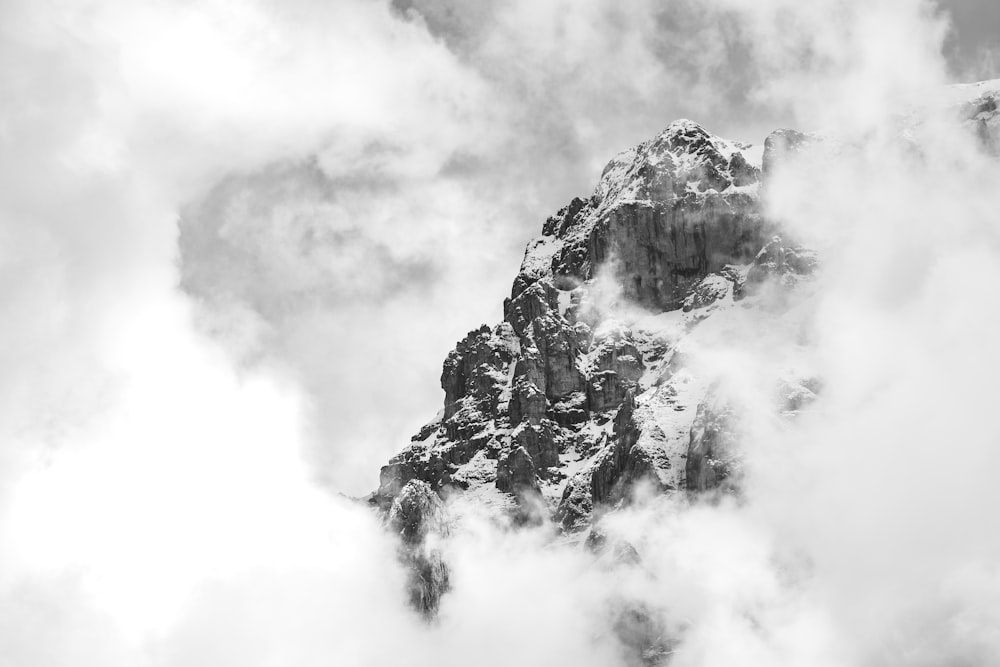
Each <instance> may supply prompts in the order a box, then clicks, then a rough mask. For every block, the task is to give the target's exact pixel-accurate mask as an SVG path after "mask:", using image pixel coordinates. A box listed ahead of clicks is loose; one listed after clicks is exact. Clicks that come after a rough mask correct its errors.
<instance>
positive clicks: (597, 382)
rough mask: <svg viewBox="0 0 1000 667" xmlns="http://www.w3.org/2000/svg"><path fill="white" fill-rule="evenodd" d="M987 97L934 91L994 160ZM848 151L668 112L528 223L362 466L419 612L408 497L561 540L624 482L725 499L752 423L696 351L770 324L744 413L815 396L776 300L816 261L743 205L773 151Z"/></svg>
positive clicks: (788, 411) (436, 568)
mask: <svg viewBox="0 0 1000 667" xmlns="http://www.w3.org/2000/svg"><path fill="white" fill-rule="evenodd" d="M998 99H1000V81H994V82H983V83H980V84H971V85H968V86H961V87H953V88H952V89H950V91H949V93H948V95H947V96H945V102H944V103H945V104H946V106H947V107H948V109H949V110H950V112H951V111H953V112H954V113H955V114H956V115H957V116H956V117H957V119H958V121H959V122H960V123H961V124H962V125H964V126H965V127H967V128H968V130H969V131H970V132H972V133H973V134H974V135H975V136H976V137H978V139H979V141H980V142H981V144H982V146H983V147H984V148H985V149H986V150H987V151H989V152H992V153H994V154H996V153H997V151H998V147H1000V113H998ZM922 118H923V116H922V115H921V114H920V113H917V112H914V113H907V114H901V115H900V116H899V117H898V118H897V119H895V122H896V130H895V131H897V132H898V133H899V136H900V137H901V139H902V140H903V141H906V140H907V138H908V137H909V136H910V135H911V134H912V133H913V130H914V128H915V127H916V126H917V125H919V124H920V123H921V122H923V121H922ZM852 146H853V144H852V142H851V141H848V140H845V139H843V138H838V137H835V136H833V135H830V134H817V133H813V134H805V133H801V132H797V131H794V130H787V129H785V130H777V131H775V132H773V133H772V134H771V135H770V136H769V137H768V138H767V140H766V141H765V142H764V144H763V146H752V145H748V144H743V143H740V142H735V141H729V140H726V139H722V138H719V137H716V136H713V135H712V134H710V133H709V132H708V131H706V130H705V128H703V127H702V126H700V125H699V124H697V123H695V122H692V121H689V120H679V121H676V122H674V123H671V124H670V125H669V126H668V127H667V128H666V129H665V130H664V131H663V132H661V133H660V134H659V135H657V136H656V137H654V138H653V139H651V140H649V141H646V142H644V143H642V144H640V145H638V146H636V147H635V148H632V149H630V150H628V151H625V152H623V153H621V154H619V155H617V156H615V157H614V158H613V159H612V160H611V161H610V162H609V163H608V165H607V167H606V168H605V169H604V171H603V173H602V175H601V178H600V181H599V183H598V184H597V187H596V189H595V190H594V193H593V194H592V195H591V196H590V197H588V198H586V199H580V198H577V199H573V200H572V201H571V202H569V204H567V205H566V206H565V207H563V208H562V209H560V210H559V211H558V212H557V213H556V214H555V215H553V216H551V217H549V218H548V219H547V220H546V221H545V222H544V224H543V225H542V230H541V235H540V236H539V237H537V238H535V239H533V240H531V241H530V242H529V243H528V245H527V249H526V251H525V255H524V260H523V261H522V263H521V267H520V270H519V272H518V274H517V276H516V277H515V279H514V283H513V286H512V288H511V294H510V297H509V298H508V299H506V300H505V302H504V318H503V321H502V322H500V323H498V324H496V325H493V326H488V325H483V326H482V327H480V328H478V329H475V330H473V331H471V332H470V333H469V334H468V335H467V336H466V337H465V338H464V339H463V340H461V341H459V342H458V344H457V345H456V346H455V349H454V350H452V352H451V353H450V354H449V355H448V357H447V359H445V361H444V365H443V370H442V374H441V386H442V388H443V390H444V394H445V398H444V405H443V409H442V410H441V411H440V412H439V413H438V415H437V416H436V417H435V418H434V419H433V420H432V421H431V422H430V423H428V424H427V425H426V426H424V427H423V428H422V429H420V431H419V432H418V433H417V434H416V435H415V436H413V439H412V441H411V442H410V444H409V445H407V446H406V447H405V448H404V449H403V450H402V451H401V452H400V453H399V454H397V455H396V456H394V457H393V458H392V459H391V460H390V461H389V462H388V463H387V465H385V466H384V467H383V468H382V470H381V474H380V483H379V487H378V490H377V491H376V492H375V493H374V494H373V495H372V497H371V502H372V503H373V504H375V505H377V506H378V507H380V508H381V509H382V510H383V511H384V512H386V514H387V516H389V517H390V523H392V525H393V526H394V528H395V529H398V530H400V531H402V534H404V537H405V536H410V537H408V538H407V540H404V541H406V542H408V546H407V548H406V549H407V550H406V554H408V555H407V556H406V558H408V559H410V560H411V561H412V562H413V563H414V572H417V573H421V572H422V573H423V575H421V576H419V577H418V579H417V580H416V581H415V582H414V584H413V587H414V590H415V591H417V592H416V593H415V594H414V597H415V599H417V600H421V601H430V603H427V602H421V603H420V604H418V606H419V607H421V608H422V609H424V610H425V611H430V610H432V609H433V606H434V601H436V600H437V599H438V597H439V596H440V594H441V593H442V592H443V590H444V589H445V588H446V586H447V576H446V571H445V568H444V567H443V565H441V564H440V559H439V557H438V556H437V555H435V553H434V552H433V551H429V552H428V551H425V552H420V548H421V547H420V543H419V541H414V539H412V535H414V534H416V533H417V532H419V530H418V529H416V528H414V526H415V525H418V524H420V523H421V521H423V518H422V515H421V514H420V512H419V511H415V510H414V509H413V508H417V510H419V508H420V507H428V508H433V511H432V512H429V513H428V516H429V517H430V519H428V520H429V521H430V522H432V523H434V524H436V525H437V524H440V523H441V510H440V499H439V498H440V497H445V498H446V497H448V496H449V495H451V494H462V495H463V496H465V497H466V498H469V499H472V500H474V501H475V502H477V503H479V504H481V505H483V506H486V507H488V508H491V510H492V511H493V512H494V513H495V514H496V515H497V516H506V517H509V518H510V519H511V520H512V521H514V522H515V523H518V522H539V521H542V520H545V519H550V520H551V521H552V522H553V524H554V525H555V526H557V527H558V529H559V530H560V531H562V532H563V533H566V534H578V535H580V539H584V534H585V533H584V531H587V530H590V532H589V533H587V534H586V535H587V537H586V539H585V542H586V543H587V544H588V545H590V546H592V547H593V546H595V545H600V544H601V542H602V540H601V534H600V531H599V530H594V529H593V528H592V526H593V523H594V521H595V518H597V517H599V516H600V515H601V514H602V513H603V512H606V511H610V510H613V509H614V508H616V507H620V506H623V505H626V504H628V503H629V502H630V500H631V499H632V498H633V497H634V496H635V494H637V493H689V494H705V493H715V494H731V495H734V496H736V497H739V494H740V475H741V456H740V447H739V443H740V441H741V439H746V438H747V437H748V436H747V434H748V433H751V432H752V431H753V429H754V424H753V423H751V422H752V421H753V420H751V419H749V418H748V415H749V414H750V412H749V410H748V406H747V405H746V404H745V399H737V398H736V396H735V394H734V392H732V391H730V388H729V387H727V386H726V383H725V381H724V377H723V376H724V375H725V373H723V372H722V371H723V370H724V369H720V368H718V367H712V366H711V365H710V364H708V365H706V364H703V363H699V361H698V357H699V355H698V354H697V351H698V350H699V349H704V348H705V347H706V346H711V345H712V344H713V341H716V340H718V339H719V338H720V337H721V338H723V339H726V340H728V341H729V342H730V343H732V341H739V340H740V339H741V337H746V338H747V339H748V345H749V344H751V342H750V339H753V340H755V341H757V342H756V343H754V344H760V340H761V336H762V335H764V334H762V333H761V332H762V331H764V330H769V329H782V328H784V330H785V331H786V332H788V331H790V332H792V333H791V334H789V335H785V336H783V337H782V338H781V340H782V341H789V340H792V341H796V342H795V343H793V344H788V343H787V342H783V343H782V345H784V346H785V348H786V349H781V350H779V352H780V355H779V356H780V357H781V363H780V364H779V365H778V368H779V372H778V373H777V374H775V375H774V376H773V377H770V376H768V377H764V378H761V382H760V383H759V386H758V389H760V391H758V396H759V400H758V401H757V402H756V404H755V405H754V406H753V414H754V415H761V414H764V415H766V417H767V419H769V420H772V421H775V423H780V422H781V421H782V420H794V419H795V418H796V416H797V415H798V414H799V412H800V411H801V410H802V409H803V408H805V407H806V406H808V405H809V404H810V403H811V402H812V401H813V400H815V399H816V398H817V396H818V395H819V394H820V393H821V392H822V381H821V378H820V377H818V376H817V374H816V373H815V372H814V370H813V369H812V368H811V367H810V364H809V362H808V355H807V354H805V353H804V352H803V350H806V349H807V348H808V340H801V341H798V340H796V337H795V327H796V326H797V323H798V321H799V319H798V317H799V316H798V314H797V313H796V309H795V306H794V304H792V303H791V302H790V301H789V300H788V299H787V298H785V296H786V295H788V294H791V293H792V292H794V291H799V292H802V291H803V290H805V291H808V289H810V285H811V284H812V282H813V281H811V279H810V278H811V276H812V275H813V274H814V273H815V272H816V271H817V268H818V267H819V261H820V260H819V258H818V257H817V255H816V253H814V252H813V251H811V250H809V249H807V248H804V247H802V246H801V245H799V244H797V243H796V242H795V241H794V239H790V238H788V237H787V234H785V233H783V232H782V230H781V229H779V228H778V227H777V226H776V224H775V223H774V222H772V221H770V220H768V219H767V218H766V217H765V215H764V214H763V210H764V207H763V205H762V198H763V197H764V196H765V195H766V190H767V187H768V185H769V182H770V181H769V179H770V177H771V174H772V172H774V170H775V169H776V168H778V167H779V166H780V164H781V162H782V160H783V159H785V157H786V156H788V155H789V154H791V153H800V152H802V151H823V150H827V151H828V152H829V153H830V154H831V155H832V154H836V152H837V151H841V150H852V149H853V148H852ZM855 147H856V146H855ZM751 333H752V334H753V335H752V336H751V335H750V334H751ZM765 333H766V332H765ZM765 346H766V341H765ZM741 400H743V403H741ZM400 516H406V517H407V519H406V521H403V522H402V523H400V520H399V518H398V517H400ZM401 526H402V527H401ZM421 553H422V555H420V554H421ZM414 554H417V556H414ZM435 573H436V574H435Z"/></svg>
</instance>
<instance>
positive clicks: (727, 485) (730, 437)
mask: <svg viewBox="0 0 1000 667" xmlns="http://www.w3.org/2000/svg"><path fill="white" fill-rule="evenodd" d="M738 432H739V424H738V422H737V416H736V412H735V410H734V408H733V405H732V404H731V403H730V402H729V401H727V400H726V399H725V398H724V397H723V396H722V394H721V392H720V391H719V390H718V387H716V388H715V389H713V390H712V391H710V392H709V394H708V395H707V396H706V397H705V399H704V400H703V401H702V402H701V403H700V404H699V405H698V413H697V415H696V416H695V418H694V424H692V426H691V434H690V442H689V444H688V457H687V488H688V490H690V491H707V490H710V489H716V488H722V489H723V490H733V489H735V488H736V484H737V481H738V480H737V478H738V476H739V472H740V462H741V459H740V452H739V439H738Z"/></svg>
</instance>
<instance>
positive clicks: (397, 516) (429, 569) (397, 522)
mask: <svg viewBox="0 0 1000 667" xmlns="http://www.w3.org/2000/svg"><path fill="white" fill-rule="evenodd" d="M388 524H389V528H390V529H391V530H392V531H393V532H394V533H396V534H397V535H399V538H400V544H401V546H400V560H401V561H402V562H403V564H404V565H406V566H407V568H408V569H409V581H408V582H407V589H408V592H409V596H410V604H411V605H412V606H413V607H414V608H415V609H417V610H418V611H420V612H422V613H424V614H426V615H431V614H433V613H434V612H435V611H436V610H437V607H438V604H439V603H440V601H441V596H442V595H444V593H445V592H447V590H448V568H447V566H446V565H445V563H444V560H443V559H442V557H441V552H440V550H438V549H436V548H435V547H434V544H433V539H434V538H435V537H441V536H443V535H445V534H447V525H446V523H445V518H444V503H443V502H442V501H441V498H440V497H438V495H437V494H436V493H435V492H434V491H433V490H432V489H431V487H430V486H429V485H428V484H427V482H423V481H420V480H412V481H410V482H409V483H407V484H406V486H404V487H403V488H402V489H401V490H400V492H399V493H398V494H397V495H396V499H395V500H394V501H393V503H392V507H391V508H390V510H389V515H388Z"/></svg>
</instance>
